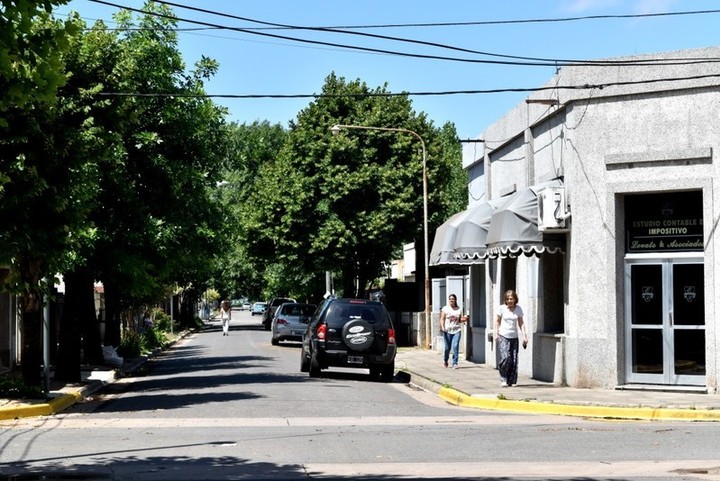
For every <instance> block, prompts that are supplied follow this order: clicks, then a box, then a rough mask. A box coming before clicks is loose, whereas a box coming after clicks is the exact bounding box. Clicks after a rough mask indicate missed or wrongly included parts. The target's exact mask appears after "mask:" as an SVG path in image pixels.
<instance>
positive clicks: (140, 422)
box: [0, 413, 577, 429]
mask: <svg viewBox="0 0 720 481" xmlns="http://www.w3.org/2000/svg"><path fill="white" fill-rule="evenodd" d="M568 423H574V424H577V420H576V419H567V418H562V417H556V416H553V417H550V416H549V417H545V416H536V415H532V416H523V415H508V416H503V415H498V414H492V415H480V416H388V417H382V416H358V417H295V418H281V417H276V418H156V417H153V418H119V417H118V418H114V417H113V418H106V417H98V416H94V417H92V418H88V417H87V415H85V414H82V413H80V414H60V415H55V416H53V417H47V418H23V419H15V420H9V421H3V422H0V427H3V428H7V429H26V428H29V427H31V428H33V429H60V428H65V429H78V428H109V429H121V428H134V427H143V428H186V427H187V426H193V427H194V428H218V427H227V428H243V427H244V428H274V427H278V428H280V427H281V428H287V427H300V428H302V427H317V426H323V427H346V426H446V425H462V426H470V425H475V426H496V425H508V424H513V425H525V426H527V425H548V424H568Z"/></svg>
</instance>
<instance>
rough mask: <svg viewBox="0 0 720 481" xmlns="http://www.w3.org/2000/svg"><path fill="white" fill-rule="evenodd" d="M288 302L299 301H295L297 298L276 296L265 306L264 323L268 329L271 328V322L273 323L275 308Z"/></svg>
mask: <svg viewBox="0 0 720 481" xmlns="http://www.w3.org/2000/svg"><path fill="white" fill-rule="evenodd" d="M286 302H297V301H295V299H290V298H289V297H276V298H275V299H273V300H271V301H270V302H269V303H268V305H267V306H266V307H265V312H263V318H262V325H263V327H264V328H265V330H266V331H269V330H270V324H272V318H273V316H274V315H275V310H276V309H277V308H278V307H279V306H280V305H281V304H285V303H286Z"/></svg>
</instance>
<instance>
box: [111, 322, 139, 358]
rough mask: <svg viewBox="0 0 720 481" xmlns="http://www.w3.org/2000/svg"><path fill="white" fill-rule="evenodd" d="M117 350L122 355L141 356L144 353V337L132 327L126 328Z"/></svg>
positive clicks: (129, 356)
mask: <svg viewBox="0 0 720 481" xmlns="http://www.w3.org/2000/svg"><path fill="white" fill-rule="evenodd" d="M117 352H118V354H119V355H121V356H122V357H128V358H133V357H139V356H140V355H141V354H142V353H143V346H142V337H141V336H140V334H139V333H138V332H137V331H134V330H132V329H126V330H124V331H123V333H122V339H121V340H120V346H118V349H117Z"/></svg>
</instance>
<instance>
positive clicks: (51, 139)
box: [0, 0, 95, 385]
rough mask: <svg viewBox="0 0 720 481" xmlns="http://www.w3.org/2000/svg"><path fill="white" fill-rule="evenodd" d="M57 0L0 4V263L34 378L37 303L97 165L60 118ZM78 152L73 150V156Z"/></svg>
mask: <svg viewBox="0 0 720 481" xmlns="http://www.w3.org/2000/svg"><path fill="white" fill-rule="evenodd" d="M61 3H64V2H51V1H43V2H30V1H22V0H21V1H14V2H7V1H3V2H2V8H1V9H0V263H2V264H3V265H9V266H10V271H9V275H8V276H7V277H6V278H5V285H6V287H7V288H9V289H10V290H11V291H12V292H15V293H17V294H18V299H19V303H20V307H21V313H22V322H21V338H22V346H21V356H22V372H23V377H24V379H25V381H26V382H27V383H28V384H30V385H39V384H40V383H41V371H40V367H41V362H42V355H41V353H42V350H41V348H42V338H41V325H42V324H41V307H42V305H43V302H44V301H43V297H44V296H45V295H46V294H47V293H48V290H49V289H48V285H49V284H50V283H48V280H51V279H52V276H54V274H55V273H56V272H58V270H59V269H60V267H61V266H62V265H64V264H65V262H66V261H67V253H68V251H69V250H72V249H73V248H74V246H76V245H77V243H78V241H79V237H78V235H77V233H78V232H80V231H82V230H84V229H85V226H86V214H87V210H88V205H89V203H90V202H91V201H92V198H93V195H94V194H93V186H94V182H93V179H94V175H95V170H94V169H93V168H92V166H87V165H85V164H84V157H83V156H82V152H83V151H84V150H85V145H86V144H84V140H85V138H86V137H85V130H84V128H83V127H82V126H79V127H78V128H77V129H75V130H73V131H66V130H64V129H63V128H62V126H61V125H60V123H59V121H58V120H59V118H60V117H61V116H62V110H63V108H64V106H63V105H62V102H61V101H59V100H58V98H57V89H58V88H59V87H60V86H61V85H63V84H64V83H65V81H66V74H65V70H64V67H63V64H62V55H63V52H65V51H66V50H67V48H68V45H69V39H70V38H71V36H72V35H73V34H74V33H75V32H77V30H78V26H77V23H76V22H74V21H73V20H68V21H66V22H60V21H56V20H54V19H53V18H52V17H51V15H50V9H51V7H52V6H53V5H58V4H61ZM74 154H80V155H77V156H76V155H74Z"/></svg>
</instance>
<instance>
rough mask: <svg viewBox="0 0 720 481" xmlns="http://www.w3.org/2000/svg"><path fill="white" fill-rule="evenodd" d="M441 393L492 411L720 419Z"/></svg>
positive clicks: (713, 413) (716, 413)
mask: <svg viewBox="0 0 720 481" xmlns="http://www.w3.org/2000/svg"><path fill="white" fill-rule="evenodd" d="M438 396H439V397H440V398H441V399H443V400H445V401H447V402H449V403H450V404H454V405H456V406H462V407H470V408H479V409H488V410H493V411H511V412H523V413H531V414H556V415H562V416H581V417H593V418H616V419H639V420H653V421H720V409H673V408H643V407H637V408H632V407H612V406H580V405H575V404H555V403H543V402H535V401H511V400H508V399H491V398H477V397H472V396H468V395H467V394H463V393H461V392H459V391H456V390H455V389H450V388H445V387H444V388H441V389H440V391H439V392H438Z"/></svg>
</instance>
